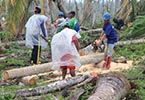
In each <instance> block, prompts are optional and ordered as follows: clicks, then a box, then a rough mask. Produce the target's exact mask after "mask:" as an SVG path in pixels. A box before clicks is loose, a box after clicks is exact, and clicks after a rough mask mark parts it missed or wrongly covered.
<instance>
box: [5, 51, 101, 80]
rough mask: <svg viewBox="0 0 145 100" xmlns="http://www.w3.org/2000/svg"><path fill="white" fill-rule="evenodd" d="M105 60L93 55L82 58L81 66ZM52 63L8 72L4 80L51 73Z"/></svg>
mask: <svg viewBox="0 0 145 100" xmlns="http://www.w3.org/2000/svg"><path fill="white" fill-rule="evenodd" d="M103 59H104V54H103V53H102V54H92V55H87V56H82V57H81V64H82V65H84V64H89V63H99V62H101V61H102V60H103ZM51 66H52V62H50V63H45V64H41V65H35V66H28V67H24V68H16V69H12V70H6V71H4V73H3V78H4V79H5V80H8V79H12V78H17V77H23V76H28V75H34V74H39V73H44V72H49V71H52V70H51Z"/></svg>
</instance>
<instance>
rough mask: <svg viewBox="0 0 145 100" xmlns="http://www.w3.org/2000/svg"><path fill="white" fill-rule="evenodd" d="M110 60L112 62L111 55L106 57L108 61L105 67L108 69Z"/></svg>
mask: <svg viewBox="0 0 145 100" xmlns="http://www.w3.org/2000/svg"><path fill="white" fill-rule="evenodd" d="M111 62H112V56H110V57H108V61H107V66H106V67H107V69H110V67H111V65H110V64H111Z"/></svg>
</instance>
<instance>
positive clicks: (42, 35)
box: [40, 22, 48, 42]
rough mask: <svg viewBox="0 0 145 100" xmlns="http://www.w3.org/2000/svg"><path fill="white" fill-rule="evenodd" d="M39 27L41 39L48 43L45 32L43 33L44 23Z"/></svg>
mask: <svg viewBox="0 0 145 100" xmlns="http://www.w3.org/2000/svg"><path fill="white" fill-rule="evenodd" d="M40 27H41V30H42V34H41V37H42V38H43V39H44V40H45V41H46V42H48V39H47V37H46V34H47V33H46V31H45V27H44V22H43V23H42V24H40Z"/></svg>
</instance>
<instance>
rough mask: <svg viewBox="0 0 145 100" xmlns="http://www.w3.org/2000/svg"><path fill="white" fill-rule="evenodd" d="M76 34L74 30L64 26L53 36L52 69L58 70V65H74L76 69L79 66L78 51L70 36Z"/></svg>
mask: <svg viewBox="0 0 145 100" xmlns="http://www.w3.org/2000/svg"><path fill="white" fill-rule="evenodd" d="M76 34H77V32H76V31H74V30H72V29H68V28H65V29H64V30H62V31H61V32H59V33H57V34H55V35H54V36H53V38H52V42H51V53H52V62H53V66H52V69H53V70H59V69H60V66H76V69H78V68H79V67H80V66H81V64H80V56H79V53H78V51H77V49H76V47H75V44H74V43H73V42H72V37H73V36H74V35H76Z"/></svg>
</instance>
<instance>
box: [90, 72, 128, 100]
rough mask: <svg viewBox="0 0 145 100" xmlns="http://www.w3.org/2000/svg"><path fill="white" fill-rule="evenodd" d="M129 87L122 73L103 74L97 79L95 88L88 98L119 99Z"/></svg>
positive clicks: (99, 99) (93, 99) (100, 99)
mask: <svg viewBox="0 0 145 100" xmlns="http://www.w3.org/2000/svg"><path fill="white" fill-rule="evenodd" d="M130 88H131V86H130V83H129V82H128V80H127V79H126V78H125V77H124V76H123V75H122V74H120V73H109V74H105V75H103V76H102V77H101V78H100V79H99V80H98V83H97V89H96V90H95V93H94V94H93V95H91V96H90V97H89V98H88V100H121V99H122V98H124V97H125V96H126V94H127V93H128V91H129V90H130Z"/></svg>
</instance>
